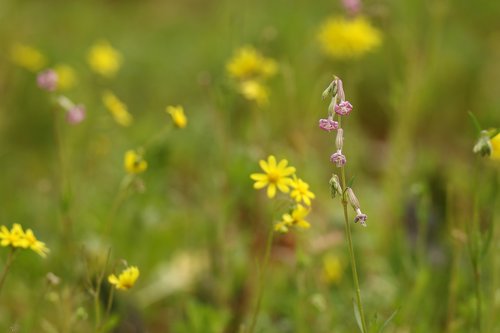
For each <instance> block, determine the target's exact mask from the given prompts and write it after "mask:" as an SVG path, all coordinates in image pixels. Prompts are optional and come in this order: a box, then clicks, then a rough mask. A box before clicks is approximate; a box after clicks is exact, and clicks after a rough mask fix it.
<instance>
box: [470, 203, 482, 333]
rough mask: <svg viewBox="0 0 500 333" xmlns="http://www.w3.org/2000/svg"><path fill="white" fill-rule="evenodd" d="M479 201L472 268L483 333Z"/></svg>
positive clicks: (473, 235)
mask: <svg viewBox="0 0 500 333" xmlns="http://www.w3.org/2000/svg"><path fill="white" fill-rule="evenodd" d="M478 206H479V204H478V199H477V198H476V200H475V203H474V213H473V214H474V216H473V219H474V221H473V222H474V223H473V228H474V229H473V231H472V238H473V240H472V241H473V242H474V245H473V248H474V251H473V253H471V257H472V267H473V269H474V282H475V283H474V284H475V286H474V287H475V293H476V327H477V331H478V332H479V333H481V332H482V325H481V323H482V318H481V317H482V293H481V263H480V262H481V234H480V232H481V231H480V225H479V209H478Z"/></svg>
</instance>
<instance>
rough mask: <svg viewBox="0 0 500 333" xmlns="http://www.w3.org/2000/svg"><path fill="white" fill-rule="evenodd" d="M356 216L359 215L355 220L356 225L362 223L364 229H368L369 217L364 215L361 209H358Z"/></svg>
mask: <svg viewBox="0 0 500 333" xmlns="http://www.w3.org/2000/svg"><path fill="white" fill-rule="evenodd" d="M356 214H357V215H356V217H355V218H354V223H357V222H359V223H361V225H362V226H363V227H366V220H367V219H368V215H366V214H363V213H362V212H361V209H359V208H356Z"/></svg>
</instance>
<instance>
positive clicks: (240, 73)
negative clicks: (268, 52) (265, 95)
mask: <svg viewBox="0 0 500 333" xmlns="http://www.w3.org/2000/svg"><path fill="white" fill-rule="evenodd" d="M277 69H278V65H277V64H276V62H275V61H274V60H273V59H270V58H266V57H264V56H263V55H262V54H260V53H259V52H258V51H257V50H255V49H254V48H253V47H251V46H245V47H242V48H240V49H238V50H237V51H236V53H235V54H234V56H233V58H232V59H231V60H229V62H228V63H227V65H226V70H227V72H228V73H229V75H230V76H231V77H233V78H235V79H239V80H247V79H255V78H267V77H271V76H273V75H274V74H276V71H277Z"/></svg>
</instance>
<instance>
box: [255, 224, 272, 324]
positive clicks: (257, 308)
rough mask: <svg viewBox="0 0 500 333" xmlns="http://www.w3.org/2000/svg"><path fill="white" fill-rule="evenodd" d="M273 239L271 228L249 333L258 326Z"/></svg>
mask: <svg viewBox="0 0 500 333" xmlns="http://www.w3.org/2000/svg"><path fill="white" fill-rule="evenodd" d="M273 237H274V229H273V228H271V230H270V231H269V235H268V236H267V243H266V252H265V254H264V259H263V260H262V267H261V269H260V272H259V275H260V276H259V286H258V288H259V289H258V292H257V293H258V294H257V295H258V296H257V304H256V305H255V310H254V312H253V316H252V322H251V324H250V331H249V333H254V331H255V325H256V324H257V317H258V315H259V312H260V306H261V304H262V296H263V295H264V278H265V275H266V271H267V265H268V263H269V256H270V254H271V247H272V244H273Z"/></svg>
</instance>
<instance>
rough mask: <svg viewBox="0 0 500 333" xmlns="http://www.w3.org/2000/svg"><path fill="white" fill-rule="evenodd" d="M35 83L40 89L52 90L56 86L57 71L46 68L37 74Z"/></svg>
mask: <svg viewBox="0 0 500 333" xmlns="http://www.w3.org/2000/svg"><path fill="white" fill-rule="evenodd" d="M36 83H37V84H38V87H40V89H43V90H46V91H54V90H56V88H57V73H56V72H55V71H54V70H53V69H47V70H45V71H43V72H41V73H39V74H38V76H37V78H36Z"/></svg>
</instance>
